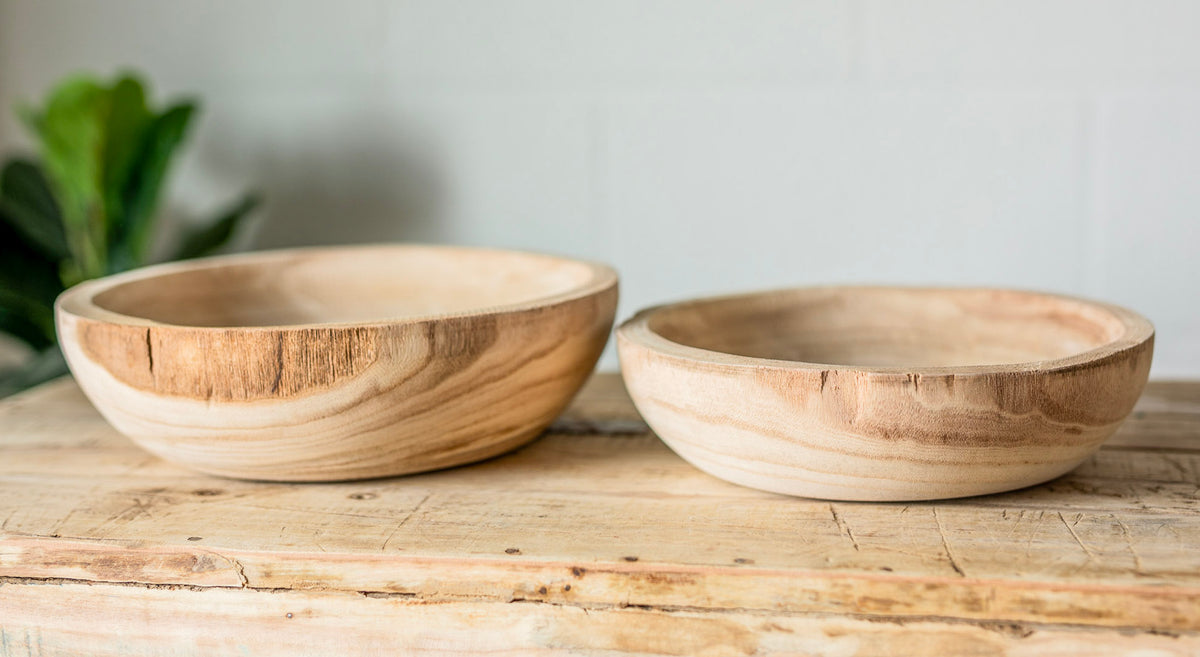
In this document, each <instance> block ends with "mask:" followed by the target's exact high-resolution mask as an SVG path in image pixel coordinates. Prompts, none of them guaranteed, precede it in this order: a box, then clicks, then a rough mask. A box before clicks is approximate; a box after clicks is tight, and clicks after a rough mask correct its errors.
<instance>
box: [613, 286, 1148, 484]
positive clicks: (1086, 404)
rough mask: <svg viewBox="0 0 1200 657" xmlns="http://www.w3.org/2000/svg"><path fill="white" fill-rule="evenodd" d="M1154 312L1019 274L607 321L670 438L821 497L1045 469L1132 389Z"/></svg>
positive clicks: (1078, 455) (1081, 453) (1080, 446)
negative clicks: (950, 285) (1050, 287)
mask: <svg viewBox="0 0 1200 657" xmlns="http://www.w3.org/2000/svg"><path fill="white" fill-rule="evenodd" d="M1153 342H1154V329H1153V327H1152V326H1151V325H1150V323H1149V322H1148V321H1146V320H1145V319H1144V318H1142V317H1141V316H1139V315H1137V314H1135V313H1132V312H1130V311H1128V310H1125V309H1122V308H1118V307H1115V306H1110V305H1106V304H1100V303H1093V302H1088V301H1083V300H1079V299H1072V298H1068V297H1062V296H1054V295H1048V294H1035V293H1030V292H1013V291H1003V290H967V289H918V288H880V287H840V288H839V287H834V288H811V289H796V290H786V291H779V292H768V293H760V294H748V295H744V296H732V297H723V298H715V299H705V300H699V301H691V302H686V303H680V304H676V305H670V306H662V307H658V308H652V309H649V310H645V311H642V312H641V313H639V314H637V315H636V316H635V317H633V318H632V319H630V320H629V321H627V322H626V323H625V324H623V325H622V326H621V327H620V329H618V331H617V343H618V350H619V354H620V358H621V369H622V372H623V374H624V377H625V382H626V385H627V386H628V388H629V392H630V394H631V395H632V397H633V400H634V402H635V403H636V404H637V407H638V410H639V411H641V413H642V415H643V416H644V417H645V419H646V421H647V422H648V423H649V424H650V426H651V427H652V428H653V429H654V431H655V432H656V433H657V434H658V435H659V436H660V437H661V438H662V439H663V441H665V442H666V443H667V444H668V445H669V446H670V447H671V448H672V449H674V450H675V451H676V452H677V453H679V455H680V456H682V457H683V458H685V459H687V460H688V461H690V462H691V463H692V464H694V465H695V466H696V467H698V468H700V469H701V470H704V471H706V472H708V473H710V474H713V475H716V476H718V477H721V478H723V479H726V480H728V481H731V482H734V483H738V484H743V485H746V486H751V487H754V488H761V489H763V490H769V491H774V492H779V493H787V494H791V495H802V496H806V497H818V498H825V499H836V500H921V499H937V498H948V497H961V496H967V495H979V494H983V493H994V492H998V491H1004V490H1010V489H1014V488H1020V487H1023V486H1030V485H1032V484H1036V483H1040V482H1043V481H1046V480H1048V479H1051V478H1053V477H1057V476H1059V475H1061V474H1063V473H1065V472H1067V471H1069V470H1071V469H1072V468H1074V467H1075V466H1076V465H1078V464H1079V463H1080V462H1081V461H1082V460H1083V459H1085V458H1086V457H1087V456H1088V455H1090V454H1091V453H1092V452H1094V451H1095V450H1096V449H1097V448H1099V446H1100V444H1101V443H1102V442H1104V440H1105V439H1106V438H1108V437H1109V436H1110V435H1111V434H1112V433H1113V432H1114V431H1115V430H1116V429H1117V427H1118V425H1120V423H1121V421H1122V420H1124V418H1125V416H1126V415H1128V414H1129V412H1130V410H1132V408H1133V404H1134V402H1135V401H1136V400H1137V398H1138V396H1139V395H1140V394H1141V391H1142V387H1143V386H1144V385H1145V383H1146V378H1147V375H1148V373H1149V370H1150V358H1151V354H1152V351H1153Z"/></svg>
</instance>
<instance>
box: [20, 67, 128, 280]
mask: <svg viewBox="0 0 1200 657" xmlns="http://www.w3.org/2000/svg"><path fill="white" fill-rule="evenodd" d="M111 99H112V96H111V93H110V92H109V90H107V89H105V88H104V87H102V86H100V85H99V84H98V83H97V82H96V81H95V80H93V79H92V78H90V77H86V76H73V77H69V78H67V79H66V80H65V81H63V83H62V84H60V85H59V86H58V87H56V88H55V89H54V90H53V91H52V92H51V94H50V97H49V100H48V102H47V103H46V108H45V110H44V111H43V113H42V115H41V120H40V121H38V122H37V127H38V128H39V129H40V133H39V134H40V136H41V142H42V160H43V165H44V166H45V172H46V177H47V179H48V180H49V181H50V186H51V189H53V190H54V192H55V198H57V199H58V205H59V209H60V211H61V213H62V219H63V228H64V230H65V233H66V237H67V245H68V247H69V248H70V251H71V255H72V257H73V258H74V260H75V261H76V263H75V264H76V265H77V267H78V268H79V269H80V271H81V272H82V273H83V275H84V276H86V277H91V276H98V275H101V274H103V273H104V271H105V260H106V259H107V248H106V245H105V241H106V235H107V233H108V228H107V225H106V224H107V221H106V218H105V215H104V211H105V207H104V205H105V204H104V177H103V171H104V167H103V157H104V141H105V140H104V127H105V121H106V120H107V117H108V115H109V110H110V108H111Z"/></svg>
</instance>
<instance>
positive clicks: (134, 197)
mask: <svg viewBox="0 0 1200 657" xmlns="http://www.w3.org/2000/svg"><path fill="white" fill-rule="evenodd" d="M195 112H196V105H195V104H194V103H190V102H185V103H180V104H178V105H175V106H174V107H171V108H170V109H168V110H167V111H166V112H164V113H163V114H161V115H159V116H158V117H156V118H155V119H154V122H153V123H152V124H151V126H150V129H149V130H148V131H147V133H146V138H145V139H144V140H143V146H142V150H141V154H140V156H139V157H138V159H137V165H136V166H135V167H134V169H133V171H132V172H131V174H130V176H129V181H128V184H127V185H126V187H125V193H124V206H125V213H124V222H123V230H122V232H121V234H120V235H119V238H118V241H119V244H120V248H121V249H124V250H125V254H126V256H127V257H128V258H129V259H130V260H131V261H132V262H134V263H136V264H142V263H144V262H146V256H147V251H148V250H149V247H150V240H151V238H152V237H153V234H154V231H153V228H154V212H155V210H156V209H157V206H158V196H159V192H160V191H161V189H162V185H163V181H164V180H165V179H166V176H167V170H168V168H169V167H170V164H171V156H172V154H173V153H174V152H175V148H176V147H177V146H179V144H180V143H181V142H182V141H183V138H184V136H185V135H186V134H187V127H188V123H189V122H191V119H192V115H193V114H194V113H195Z"/></svg>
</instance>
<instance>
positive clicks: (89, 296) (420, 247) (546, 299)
mask: <svg viewBox="0 0 1200 657" xmlns="http://www.w3.org/2000/svg"><path fill="white" fill-rule="evenodd" d="M377 250H385V251H397V252H403V251H435V252H443V253H458V254H463V255H483V254H501V255H510V256H524V257H530V258H540V259H545V260H549V261H556V262H560V263H571V264H577V265H582V266H583V267H585V268H586V269H587V270H588V272H589V274H590V275H589V276H588V278H587V279H586V280H584V281H583V282H582V283H580V284H578V285H575V286H573V287H571V288H569V289H567V290H564V291H562V292H558V293H555V294H549V295H542V296H538V297H534V298H532V299H528V300H525V301H519V302H515V303H508V304H498V305H495V306H480V307H477V308H472V309H469V310H462V311H457V312H447V313H427V314H422V315H416V314H414V315H402V316H397V317H381V318H380V319H377V320H369V321H357V322H307V323H298V324H263V325H255V326H237V325H231V326H199V325H195V324H177V323H173V322H160V321H157V320H153V319H149V318H146V317H140V316H138V315H130V314H127V313H120V312H116V311H113V310H109V309H108V308H104V307H102V306H100V305H98V304H97V303H96V302H95V298H96V296H98V295H100V294H102V293H104V292H107V291H109V290H112V289H114V288H117V287H119V286H121V285H125V284H127V283H133V282H137V281H142V280H149V279H153V278H157V277H161V276H166V275H170V274H176V273H181V272H189V271H198V270H204V269H215V268H218V267H222V266H226V265H239V264H253V263H263V262H265V263H268V264H269V263H270V262H271V261H273V260H286V259H288V258H292V257H295V256H296V255H306V254H314V255H322V254H345V253H348V252H363V251H377ZM617 285H618V276H617V272H616V270H614V269H613V268H612V267H610V266H608V265H606V264H604V263H600V262H596V261H592V260H583V259H579V258H571V257H566V256H560V255H551V254H547V253H539V252H536V251H524V250H519V249H503V248H490V247H476V246H459V245H448V244H426V243H412V242H392V243H373V244H347V245H337V246H304V247H293V248H282V249H267V250H262V251H247V252H242V253H234V254H227V255H217V256H208V257H204V258H194V259H191V260H179V261H175V262H166V263H161V264H155V265H148V266H145V267H139V268H137V269H131V270H129V271H125V272H121V273H118V274H111V275H109V276H104V277H101V278H96V279H92V280H89V281H84V282H82V283H78V284H76V285H74V286H72V287H70V288H67V289H66V290H63V291H62V292H61V293H60V294H59V295H58V298H57V299H55V302H54V308H55V317H56V318H57V317H61V316H62V315H70V316H72V317H75V318H82V319H87V320H91V321H96V322H104V323H109V324H119V325H125V326H140V327H153V328H155V329H164V330H187V331H246V332H253V331H302V330H309V329H353V328H372V327H375V328H379V327H388V326H403V325H410V324H420V323H423V322H430V321H438V320H449V319H460V318H465V317H480V316H485V315H502V314H512V313H520V312H525V311H529V310H536V309H539V308H546V307H549V306H553V305H557V304H561V303H566V302H569V301H575V300H577V299H582V298H587V297H590V296H593V295H595V294H599V293H602V292H605V291H606V290H608V289H611V288H615V287H616V286H617Z"/></svg>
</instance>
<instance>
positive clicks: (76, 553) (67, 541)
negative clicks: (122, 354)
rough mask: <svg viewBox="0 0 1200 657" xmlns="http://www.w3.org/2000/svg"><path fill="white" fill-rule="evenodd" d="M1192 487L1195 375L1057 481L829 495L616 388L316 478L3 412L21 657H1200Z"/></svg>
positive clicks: (36, 413)
mask: <svg viewBox="0 0 1200 657" xmlns="http://www.w3.org/2000/svg"><path fill="white" fill-rule="evenodd" d="M1198 492H1200V383H1156V384H1152V385H1151V386H1150V387H1149V388H1148V390H1147V392H1146V395H1145V396H1144V397H1143V399H1142V401H1141V403H1140V405H1139V407H1138V410H1137V411H1136V412H1135V414H1134V416H1133V417H1132V418H1131V419H1130V420H1129V422H1128V423H1127V424H1126V426H1125V427H1124V429H1123V430H1122V431H1121V432H1120V433H1119V434H1118V435H1117V436H1116V437H1115V438H1114V439H1113V440H1112V441H1111V443H1110V444H1109V445H1108V446H1106V447H1105V448H1104V449H1103V450H1101V451H1100V453H1099V454H1098V455H1097V456H1096V457H1095V458H1093V459H1092V460H1090V461H1089V462H1087V463H1086V464H1085V465H1083V466H1082V467H1081V468H1079V470H1077V471H1076V472H1075V473H1073V474H1071V475H1068V476H1066V477H1064V478H1061V479H1059V480H1056V481H1054V482H1051V483H1049V484H1046V485H1043V486H1038V487H1036V488H1031V489H1027V490H1023V491H1018V492H1015V493H1009V494H1004V495H996V496H991V497H983V498H974V499H966V500H956V501H949V502H939V503H916V504H852V503H834V504H830V503H827V502H820V501H814V500H805V499H792V498H786V497H782V496H778V495H772V494H767V493H760V492H757V491H754V490H749V489H745V488H740V487H737V486H733V485H730V484H726V483H723V482H721V481H718V480H716V479H713V478H711V477H708V476H706V475H704V474H702V473H700V472H699V471H697V470H694V469H693V468H691V467H690V466H688V465H687V464H686V463H684V462H683V461H681V460H680V459H679V458H678V457H676V456H675V455H674V454H673V453H671V452H670V451H668V450H667V449H666V448H665V447H664V446H663V445H662V444H661V443H660V442H659V441H658V440H657V439H655V437H654V436H653V435H652V434H650V433H648V432H647V431H646V429H645V427H644V425H642V424H641V422H640V421H639V420H638V417H637V414H636V413H635V411H634V410H633V408H632V406H631V405H630V403H629V401H628V399H627V398H626V397H625V394H624V391H623V390H622V388H621V386H620V382H619V380H618V379H617V378H616V377H614V376H612V375H601V376H598V377H597V378H595V379H594V380H593V381H592V382H591V383H590V384H589V387H588V388H587V389H586V391H585V392H584V393H583V394H582V395H581V397H580V399H579V400H578V401H577V402H576V404H575V405H574V406H573V407H572V409H571V410H570V411H569V412H568V413H567V414H566V415H565V416H564V417H563V418H562V419H561V420H559V422H558V423H557V424H556V425H555V429H554V430H552V431H551V432H550V433H549V434H548V435H546V436H545V437H543V438H542V439H541V440H539V441H537V442H536V443H534V444H532V445H530V446H529V447H527V448H525V449H523V450H521V451H519V452H516V453H514V454H512V455H509V456H507V457H503V458H499V459H496V460H492V461H489V462H486V463H483V464H479V465H476V466H472V467H466V468H460V469H457V470H450V471H445V472H438V473H433V474H427V475H421V476H413V477H404V478H397V479H387V480H377V481H367V482H358V483H344V484H312V485H281V484H266V483H250V482H243V481H232V480H225V479H218V478H213V477H207V476H203V475H198V474H193V473H191V472H188V471H186V470H182V469H180V468H177V467H174V466H171V465H168V464H167V463H164V462H163V461H160V460H159V459H157V458H155V457H153V456H150V455H149V454H147V453H145V452H143V451H141V450H140V449H138V448H137V447H136V446H134V445H133V444H131V443H130V442H128V441H127V440H125V439H124V438H122V437H121V436H120V435H118V434H117V433H115V432H114V431H113V430H112V429H111V428H109V427H108V425H107V424H105V423H104V421H103V420H102V419H101V418H100V416H99V415H98V414H97V413H96V412H95V411H94V410H93V409H92V407H91V406H90V405H89V404H88V402H87V401H86V400H85V399H84V397H83V396H82V395H81V394H80V392H79V390H78V388H76V387H75V385H74V383H73V382H71V381H70V380H69V379H67V380H62V381H58V382H54V383H51V384H49V385H47V386H44V387H41V388H39V389H36V390H33V391H30V392H28V393H26V394H24V395H21V396H18V397H16V398H12V399H9V400H7V401H5V402H2V403H0V518H2V519H3V524H0V651H2V652H4V653H5V654H20V655H25V654H30V655H61V654H80V653H86V654H98V655H152V654H165V653H170V654H189V653H195V654H206V655H231V654H254V655H262V654H333V655H341V654H353V653H377V654H387V655H394V654H438V655H452V654H489V655H490V654H504V655H518V654H579V653H594V654H608V655H615V654H668V655H775V654H789V655H795V654H801V655H806V654H830V655H877V654H900V653H904V654H926V655H948V654H964V653H966V654H978V655H1001V654H1013V655H1021V654H1034V653H1037V654H1044V653H1047V652H1049V653H1053V654H1084V655H1112V654H1130V653H1131V651H1134V650H1135V649H1142V650H1148V651H1151V652H1146V653H1144V654H1154V655H1158V654H1200V500H1198V497H1197V493H1198ZM1155 650H1157V651H1161V652H1152V651H1155Z"/></svg>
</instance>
